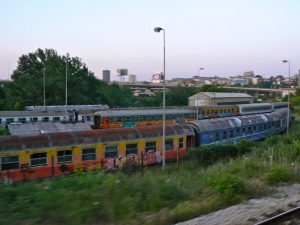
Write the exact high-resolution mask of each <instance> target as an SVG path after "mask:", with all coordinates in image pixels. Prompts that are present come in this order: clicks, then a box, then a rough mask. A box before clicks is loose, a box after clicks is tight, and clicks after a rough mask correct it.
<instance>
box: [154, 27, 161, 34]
mask: <svg viewBox="0 0 300 225" xmlns="http://www.w3.org/2000/svg"><path fill="white" fill-rule="evenodd" d="M161 30H163V29H162V28H161V27H154V32H157V33H159V32H160V31H161Z"/></svg>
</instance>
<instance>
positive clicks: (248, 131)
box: [0, 108, 291, 181]
mask: <svg viewBox="0 0 300 225" xmlns="http://www.w3.org/2000/svg"><path fill="white" fill-rule="evenodd" d="M288 111H289V110H288V109H287V108H281V109H278V110H276V111H274V112H271V113H265V114H252V115H244V116H237V117H225V118H216V119H207V120H201V121H191V122H189V123H187V124H180V125H175V124H174V125H167V126H166V140H165V147H166V148H165V150H166V159H167V160H172V159H177V158H180V157H183V156H185V155H186V152H187V150H188V149H190V148H192V147H194V146H201V145H211V144H225V143H226V144H228V143H232V144H235V143H237V142H239V141H240V140H249V141H255V140H262V139H264V138H266V137H268V136H271V135H274V134H279V133H282V132H283V131H284V130H285V129H286V127H287V122H291V120H288V119H287V117H288ZM289 116H290V115H289ZM162 136H163V134H162V126H161V125H158V126H141V127H134V128H118V129H99V130H88V131H79V132H66V133H49V134H41V135H38V136H23V137H19V136H6V137H0V179H2V180H5V181H20V180H30V179H36V178H44V177H50V176H59V175H63V174H68V173H73V172H74V171H75V170H77V169H80V170H84V171H89V170H93V169H104V170H116V169H118V168H121V167H124V166H127V165H132V164H135V165H136V164H140V165H149V164H156V163H160V162H161V159H162V158H161V155H162V147H163V142H162Z"/></svg>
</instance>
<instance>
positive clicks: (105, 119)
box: [102, 117, 109, 129]
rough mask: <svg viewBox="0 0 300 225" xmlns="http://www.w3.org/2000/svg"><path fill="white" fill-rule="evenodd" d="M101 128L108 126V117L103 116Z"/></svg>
mask: <svg viewBox="0 0 300 225" xmlns="http://www.w3.org/2000/svg"><path fill="white" fill-rule="evenodd" d="M102 119H103V128H105V129H106V128H109V118H108V117H103V118H102Z"/></svg>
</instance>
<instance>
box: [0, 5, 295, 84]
mask: <svg viewBox="0 0 300 225" xmlns="http://www.w3.org/2000/svg"><path fill="white" fill-rule="evenodd" d="M299 15H300V2H299V1H297V0H286V1H284V0H210V1H205V0H188V1H180V0H174V1H171V0H166V1H159V0H151V1H150V0H145V1H138V0H126V1H121V0H112V1H104V0H102V1H101V0H100V1H97V0H87V1H80V0H63V1H61V0H44V1H38V0H27V1H22V0H10V1H8V0H6V1H5V0H4V1H1V2H0V31H1V42H0V49H1V51H0V79H8V78H9V74H10V73H11V72H12V71H13V70H14V69H15V68H16V65H17V60H18V58H19V57H20V56H21V55H22V54H28V53H29V52H34V51H36V50H37V49H38V48H42V49H45V48H53V49H55V50H57V52H58V53H59V54H66V53H67V52H69V53H70V55H71V56H72V57H75V56H78V57H79V58H81V59H82V61H83V62H84V63H86V65H87V66H88V68H89V69H90V70H91V71H92V72H94V73H95V75H96V77H97V78H100V79H101V78H102V70H105V69H108V70H110V71H111V80H117V77H116V74H117V72H116V70H117V69H118V68H127V69H128V70H129V74H135V75H137V80H147V81H149V80H151V78H152V74H154V73H156V72H160V71H162V68H163V65H162V34H161V33H155V32H154V31H153V28H154V27H155V26H161V27H163V28H164V29H165V30H166V75H167V79H172V78H175V77H183V78H187V77H190V76H193V75H198V69H199V68H202V67H203V68H204V70H201V73H200V75H201V76H214V75H217V76H221V77H225V76H226V77H227V76H230V75H239V74H243V72H245V71H247V70H252V71H254V73H255V74H259V75H263V76H266V77H267V76H274V75H275V76H276V75H278V74H281V75H283V76H287V73H288V70H287V65H286V64H283V63H282V62H281V61H282V60H283V59H288V60H290V61H291V75H293V74H296V73H298V69H299V68H300V63H299V62H300V45H299V40H300V30H299V22H298V21H299Z"/></svg>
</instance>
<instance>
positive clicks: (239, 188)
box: [208, 173, 246, 198]
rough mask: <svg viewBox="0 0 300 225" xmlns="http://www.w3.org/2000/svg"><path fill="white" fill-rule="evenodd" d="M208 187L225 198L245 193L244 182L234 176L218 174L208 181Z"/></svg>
mask: <svg viewBox="0 0 300 225" xmlns="http://www.w3.org/2000/svg"><path fill="white" fill-rule="evenodd" d="M208 185H209V186H210V187H212V188H213V189H214V190H215V191H216V192H217V193H219V194H220V195H222V196H223V197H225V198H231V197H233V196H234V195H243V194H245V193H246V184H245V182H244V181H243V180H242V179H241V178H239V177H238V176H236V175H232V174H228V173H219V174H217V175H214V176H212V177H210V178H209V179H208Z"/></svg>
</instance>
